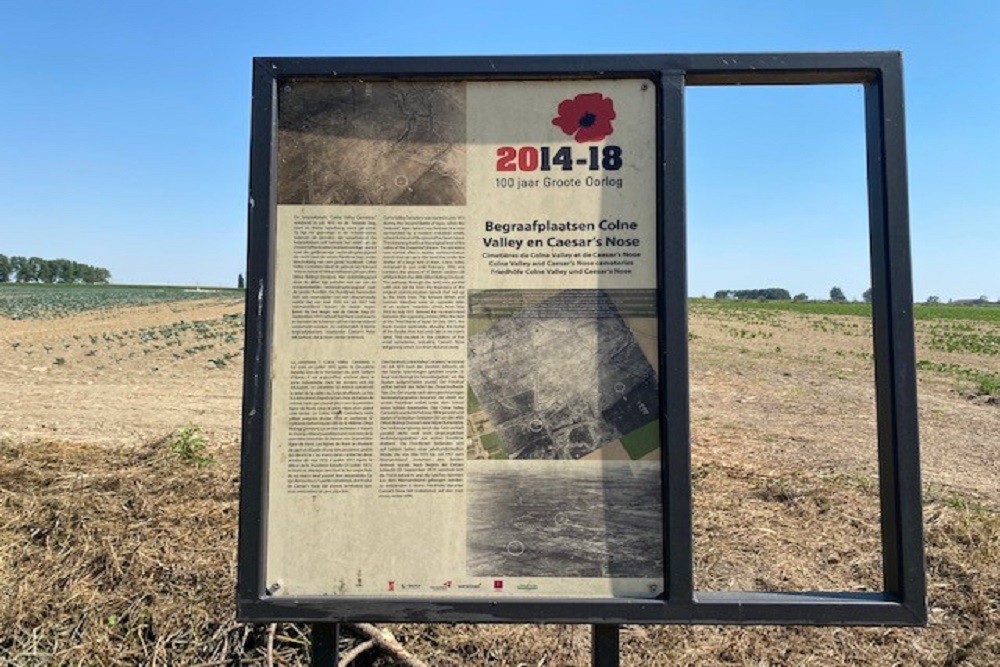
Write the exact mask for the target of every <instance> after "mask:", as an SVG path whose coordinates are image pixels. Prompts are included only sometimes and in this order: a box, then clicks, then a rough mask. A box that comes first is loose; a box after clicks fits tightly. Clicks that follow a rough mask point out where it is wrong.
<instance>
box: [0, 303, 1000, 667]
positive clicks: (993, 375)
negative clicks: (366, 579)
mask: <svg viewBox="0 0 1000 667" xmlns="http://www.w3.org/2000/svg"><path fill="white" fill-rule="evenodd" d="M5 289H6V287H3V288H0V303H3V304H4V308H7V307H8V306H9V305H10V304H11V303H12V301H6V302H5V301H3V299H4V298H6V296H7V295H10V294H12V292H4V290H5ZM82 293H83V292H80V294H82ZM132 296H134V295H132ZM188 297H189V298H183V299H171V298H169V297H166V298H164V299H160V300H156V299H154V300H152V301H150V302H148V303H145V304H144V305H143V304H139V305H136V303H135V302H134V301H126V302H125V303H110V302H104V301H97V302H95V304H96V307H94V306H93V305H92V306H88V307H87V308H80V309H76V308H71V307H60V308H59V309H57V310H58V312H48V313H40V314H35V315H27V314H25V312H24V311H23V310H18V311H17V313H20V314H18V315H14V317H17V318H18V319H12V314H11V312H10V311H9V310H4V312H2V313H0V600H3V602H2V603H0V664H12V665H50V664H51V665H62V664H74V665H93V664H100V665H135V664H163V665H167V664H173V665H199V664H200V665H206V666H207V665H237V664H253V665H266V664H285V665H296V664H308V650H309V642H308V633H307V632H306V631H305V629H304V628H302V627H299V626H293V625H278V626H270V627H268V626H260V627H254V626H244V625H241V624H238V623H236V622H235V620H234V609H233V608H234V585H235V584H234V582H235V551H236V512H237V499H238V488H239V452H238V449H239V429H240V394H241V388H242V312H243V304H242V299H241V295H240V294H239V293H235V292H219V293H206V294H201V295H198V294H195V296H194V297H190V295H188ZM947 308H948V307H945V306H941V307H936V308H931V307H922V306H918V307H917V309H916V314H917V323H916V326H917V342H918V359H919V363H918V368H919V372H918V377H919V382H920V384H919V395H920V415H919V418H920V428H921V436H922V457H923V481H924V485H925V508H924V517H925V525H926V532H927V545H926V546H927V558H928V562H927V571H928V582H929V603H930V609H931V613H930V625H929V627H927V628H916V629H912V628H911V629H883V628H867V629H857V628H808V627H806V628H732V627H730V628H721V627H639V626H628V627H626V628H625V629H624V630H623V632H622V664H623V665H633V666H639V665H643V666H645V665H824V666H826V665H858V664H865V665H968V666H970V667H977V666H982V667H985V666H987V665H996V664H1000V609H998V607H1000V514H998V510H1000V444H998V437H997V436H998V434H1000V404H998V403H1000V317H996V318H995V317H993V315H994V311H992V310H991V309H988V308H983V309H978V310H975V311H968V312H965V311H961V309H952V310H948V309H947ZM996 312H1000V309H997V311H996ZM956 314H958V315H963V316H962V317H956ZM53 315H57V316H53ZM690 330H691V336H690V339H691V340H690V346H691V396H692V405H691V410H692V437H693V456H694V461H693V463H694V499H695V517H694V518H695V531H696V533H695V561H696V564H695V576H696V586H697V587H698V588H699V589H705V590H709V589H711V590H810V589H826V590H879V589H880V588H881V571H880V553H879V552H880V546H879V535H878V496H877V488H876V485H875V483H874V479H875V477H874V476H875V472H876V460H875V408H874V386H873V370H872V345H871V331H870V323H869V319H868V318H867V317H866V316H865V315H864V309H863V308H862V307H859V306H854V305H846V306H843V307H840V308H839V309H837V308H836V307H834V306H832V305H829V306H823V305H821V304H805V305H801V306H797V307H789V308H773V307H765V306H763V305H756V304H728V303H726V304H720V303H714V302H703V301H695V302H693V303H692V305H691V308H690ZM182 431H183V433H184V434H186V435H184V436H183V437H181V436H180V435H179V434H180V433H181V432H182ZM202 442H203V443H204V445H205V448H204V450H201V449H200V448H199V445H200V444H201V443H202ZM390 629H391V630H392V632H393V633H394V634H395V636H396V638H397V639H399V640H400V641H401V642H402V643H403V645H404V646H405V647H406V650H407V651H409V652H410V653H411V654H412V655H414V656H417V657H419V658H420V659H422V660H424V661H425V662H426V663H427V664H429V665H443V666H451V665H456V666H457V665H497V666H510V667H515V666H517V665H532V666H536V665H538V666H541V665H557V666H558V665H584V664H588V660H589V657H588V656H589V628H587V627H580V626H555V625H553V626H520V625H512V626H496V625H482V626H452V625H432V626H420V625H399V626H391V628H390ZM352 664H358V665H361V664H370V665H389V664H395V663H394V662H393V660H392V659H391V658H390V657H389V656H387V655H385V654H380V653H378V651H376V650H374V649H373V650H370V651H367V652H365V653H364V654H363V655H362V656H361V657H360V658H359V659H358V660H356V661H355V662H354V663H352Z"/></svg>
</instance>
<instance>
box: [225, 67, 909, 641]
mask: <svg viewBox="0 0 1000 667" xmlns="http://www.w3.org/2000/svg"><path fill="white" fill-rule="evenodd" d="M253 72H254V77H253V123H252V125H253V126H252V142H251V169H250V200H249V250H248V280H247V303H246V305H247V308H246V313H247V319H246V349H245V375H244V406H243V444H242V486H241V494H240V536H239V541H240V543H239V573H238V574H239V576H238V579H239V580H238V616H239V618H240V619H241V620H243V621H251V622H278V621H282V622H284V621H300V622H310V623H317V624H323V623H336V622H341V621H349V622H362V621H375V622H449V623H450V622H489V623H497V622H511V623H521V622H548V623H591V624H598V625H600V626H610V625H614V624H619V623H713V624H715V623H722V624H810V625H921V624H924V623H926V620H927V610H926V602H925V594H926V582H925V575H924V556H923V526H922V518H921V492H920V468H919V455H918V433H917V410H916V407H917V404H916V373H915V359H914V341H913V312H912V304H913V296H912V286H911V277H910V276H911V270H910V249H909V231H908V204H907V176H906V154H905V151H906V148H905V130H904V118H903V110H904V105H903V85H902V58H901V55H900V54H899V53H897V52H864V53H821V54H820V53H795V54H731V55H728V54H674V55H660V54H643V55H608V56H504V57H495V58H494V57H456V58H428V57H420V58H259V59H256V60H255V61H254V67H253ZM625 77H628V78H641V77H645V78H648V79H650V81H651V82H652V83H653V84H654V85H656V86H657V91H658V93H657V94H658V106H659V112H660V121H661V124H660V127H659V128H658V130H659V137H658V141H659V155H658V157H659V164H660V173H659V175H658V188H659V197H658V204H657V216H658V225H659V237H658V238H659V240H658V244H659V248H658V250H659V253H658V255H659V258H660V259H659V262H660V265H659V288H660V289H659V295H660V296H659V299H660V304H659V305H660V354H661V363H660V368H661V369H662V370H661V374H660V375H661V379H660V382H661V389H662V391H661V405H660V420H661V424H662V425H663V426H664V428H662V429H661V438H662V442H661V444H662V452H663V464H664V465H663V466H662V475H663V489H664V492H663V505H664V512H663V517H664V531H663V532H664V535H665V536H666V539H665V540H664V552H665V553H664V563H665V572H664V578H665V586H666V590H665V592H664V593H663V595H661V596H660V598H658V599H655V600H643V599H616V598H611V599H596V600H595V599H563V598H561V599H539V598H506V597H504V598H479V599H472V600H470V599H468V598H461V599H456V598H438V597H434V598H419V599H414V598H388V597H377V598H375V597H302V598H284V597H271V596H269V595H268V591H267V590H266V588H265V586H266V583H265V581H264V579H263V573H264V549H263V547H264V540H265V536H266V527H265V525H264V519H265V516H266V507H267V475H266V473H267V460H266V458H267V435H266V433H267V431H266V427H267V424H266V421H267V400H268V397H267V392H268V388H267V378H268V377H269V368H268V363H269V359H268V353H269V350H270V347H269V346H270V340H269V326H268V322H269V320H270V313H271V303H270V300H271V298H272V284H273V276H272V268H271V261H272V259H273V258H272V255H271V248H272V247H273V246H272V230H273V223H274V219H275V201H276V187H275V178H276V169H275V157H276V155H275V147H276V143H275V136H276V121H277V115H276V110H277V90H278V86H279V85H281V84H282V82H284V81H290V80H302V79H311V78H314V79H327V80H332V79H340V78H344V79H365V80H392V79H425V80H427V79H429V80H490V79H505V80H517V79H521V80H524V79H572V78H581V79H584V78H585V79H596V78H625ZM749 84H862V85H863V86H864V91H865V127H866V134H867V152H868V198H869V227H870V243H871V246H870V251H871V271H872V290H873V299H872V303H873V306H872V311H873V328H874V350H875V383H876V394H877V416H878V461H879V478H880V498H881V516H882V559H883V578H884V590H883V591H882V592H881V593H848V592H802V593H756V592H698V591H695V590H694V580H693V558H692V520H691V448H690V423H689V396H688V389H689V374H688V349H687V333H688V332H687V277H686V241H685V225H686V209H685V183H684V175H685V167H684V122H683V120H684V90H685V88H686V87H687V86H701V85H749Z"/></svg>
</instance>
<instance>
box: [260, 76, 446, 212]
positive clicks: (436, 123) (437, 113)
mask: <svg viewBox="0 0 1000 667" xmlns="http://www.w3.org/2000/svg"><path fill="white" fill-rule="evenodd" d="M278 110H279V111H278V203H279V204H315V205H320V204H334V205H358V206H369V205H370V206H421V205H422V206H459V205H463V204H465V180H466V179H465V173H466V166H465V164H466V162H465V156H466V154H465V143H466V122H465V84H463V83H442V82H405V83H400V82H360V81H358V82H355V81H335V82H334V81H327V82H323V81H298V82H292V83H288V84H286V85H284V86H282V88H281V89H280V90H279V97H278Z"/></svg>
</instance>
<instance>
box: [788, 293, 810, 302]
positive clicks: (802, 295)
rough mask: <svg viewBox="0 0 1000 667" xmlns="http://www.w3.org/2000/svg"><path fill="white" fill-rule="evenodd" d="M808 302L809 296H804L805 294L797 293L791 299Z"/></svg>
mask: <svg viewBox="0 0 1000 667" xmlns="http://www.w3.org/2000/svg"><path fill="white" fill-rule="evenodd" d="M808 300H809V295H808V294H806V293H805V292H799V293H798V294H796V295H795V296H794V297H792V301H808Z"/></svg>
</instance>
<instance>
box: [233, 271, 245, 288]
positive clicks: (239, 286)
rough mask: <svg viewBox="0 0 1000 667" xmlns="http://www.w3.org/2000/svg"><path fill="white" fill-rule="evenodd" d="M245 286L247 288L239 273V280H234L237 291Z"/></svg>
mask: <svg viewBox="0 0 1000 667" xmlns="http://www.w3.org/2000/svg"><path fill="white" fill-rule="evenodd" d="M246 286H247V283H246V281H245V280H243V274H242V273H241V274H240V276H239V278H237V279H236V287H237V289H243V288H245V287H246Z"/></svg>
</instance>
